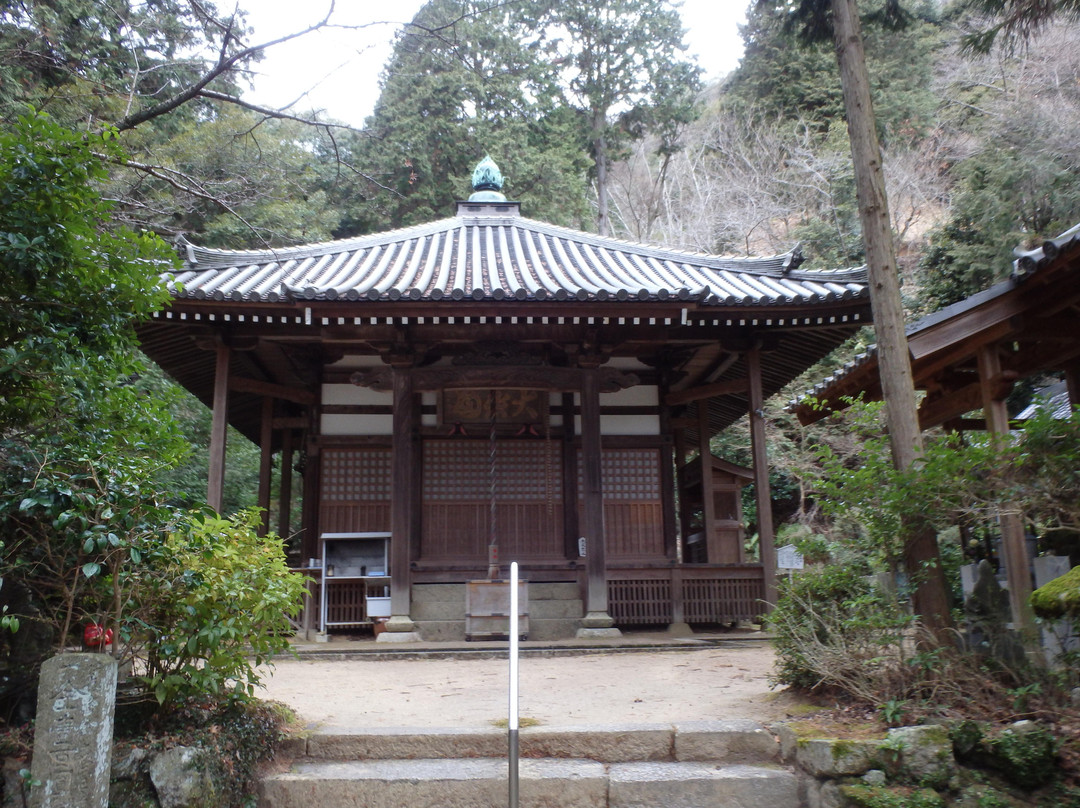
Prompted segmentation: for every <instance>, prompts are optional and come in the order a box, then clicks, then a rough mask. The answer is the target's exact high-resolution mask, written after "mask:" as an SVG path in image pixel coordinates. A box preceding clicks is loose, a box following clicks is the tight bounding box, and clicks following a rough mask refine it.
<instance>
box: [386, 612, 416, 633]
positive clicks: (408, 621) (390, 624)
mask: <svg viewBox="0 0 1080 808" xmlns="http://www.w3.org/2000/svg"><path fill="white" fill-rule="evenodd" d="M413 631H416V623H414V622H413V621H412V618H411V617H409V616H408V615H407V614H395V615H393V616H392V617H391V618H390V619H389V620H387V621H386V631H384V632H383V634H405V633H408V632H413ZM379 636H380V637H381V636H382V634H380V635H379Z"/></svg>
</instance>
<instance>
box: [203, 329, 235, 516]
mask: <svg viewBox="0 0 1080 808" xmlns="http://www.w3.org/2000/svg"><path fill="white" fill-rule="evenodd" d="M215 351H216V361H215V363H214V417H213V421H212V423H211V426H210V473H209V475H208V478H207V482H206V504H207V505H209V506H210V507H211V508H213V509H214V510H215V511H217V512H218V513H221V509H222V506H223V504H224V500H225V444H226V440H227V437H228V428H229V360H230V359H231V358H232V351H231V349H230V348H229V346H228V345H225V344H224V343H219V344H218V345H217V346H216V348H215Z"/></svg>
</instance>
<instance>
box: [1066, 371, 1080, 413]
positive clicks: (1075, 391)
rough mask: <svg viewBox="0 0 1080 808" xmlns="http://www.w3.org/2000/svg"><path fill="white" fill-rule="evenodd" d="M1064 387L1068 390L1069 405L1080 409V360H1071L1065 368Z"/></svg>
mask: <svg viewBox="0 0 1080 808" xmlns="http://www.w3.org/2000/svg"><path fill="white" fill-rule="evenodd" d="M1065 389H1066V390H1068V391H1069V406H1071V407H1072V408H1073V409H1074V410H1077V409H1080V362H1073V363H1071V364H1070V365H1068V366H1067V367H1066V368H1065Z"/></svg>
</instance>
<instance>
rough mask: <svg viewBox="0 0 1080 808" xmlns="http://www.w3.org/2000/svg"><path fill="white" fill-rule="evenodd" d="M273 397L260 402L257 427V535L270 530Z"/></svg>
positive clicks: (272, 474)
mask: <svg viewBox="0 0 1080 808" xmlns="http://www.w3.org/2000/svg"><path fill="white" fill-rule="evenodd" d="M273 443H274V399H272V398H270V397H269V396H266V397H265V398H263V403H262V422H261V425H260V429H259V510H260V512H261V513H260V515H259V535H260V536H265V535H266V534H267V533H269V532H270V483H271V480H272V479H273V476H274V451H273V450H274V447H273Z"/></svg>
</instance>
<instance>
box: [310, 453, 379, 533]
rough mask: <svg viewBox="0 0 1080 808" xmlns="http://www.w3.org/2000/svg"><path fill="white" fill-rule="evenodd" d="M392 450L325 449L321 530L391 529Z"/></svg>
mask: <svg viewBox="0 0 1080 808" xmlns="http://www.w3.org/2000/svg"><path fill="white" fill-rule="evenodd" d="M390 460H391V453H390V449H389V448H387V447H385V446H382V447H358V446H354V447H348V448H329V447H327V448H324V449H323V450H322V453H321V456H320V462H321V475H320V481H321V484H320V487H319V530H320V531H322V532H323V533H362V532H375V531H388V530H390V489H391V482H390V468H391V466H390Z"/></svg>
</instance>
